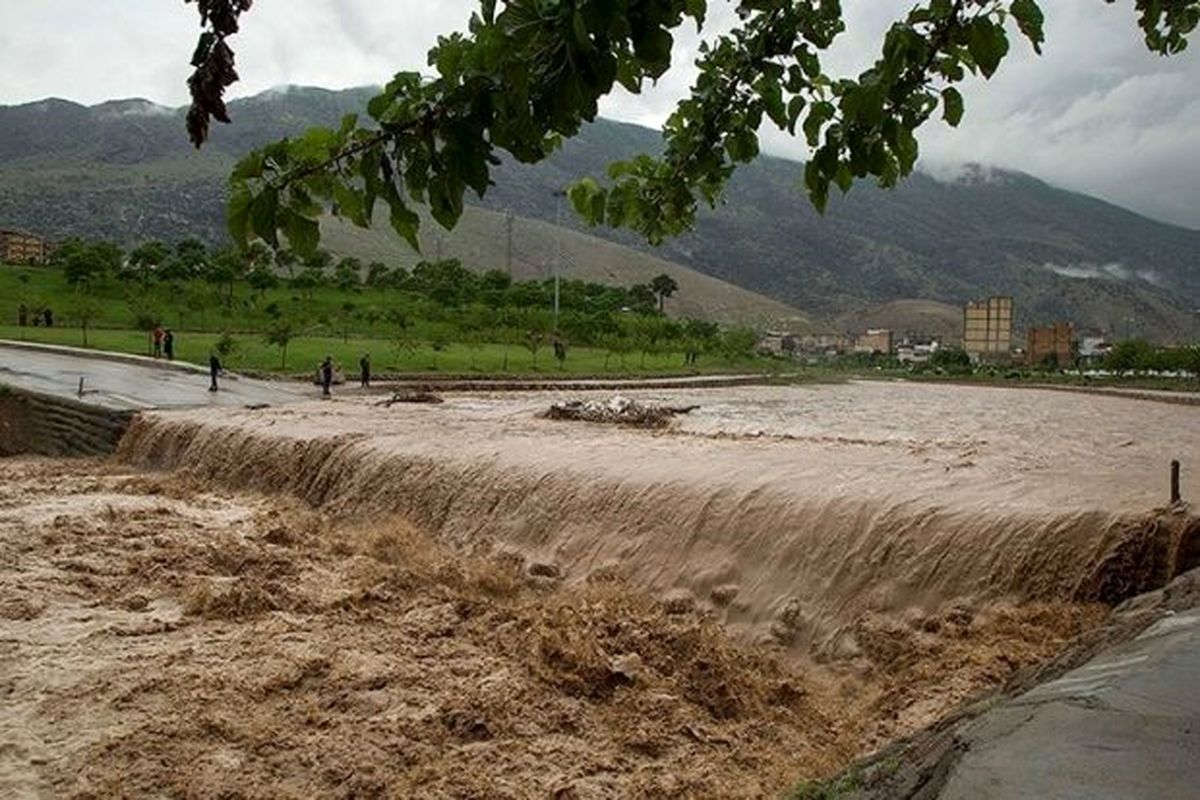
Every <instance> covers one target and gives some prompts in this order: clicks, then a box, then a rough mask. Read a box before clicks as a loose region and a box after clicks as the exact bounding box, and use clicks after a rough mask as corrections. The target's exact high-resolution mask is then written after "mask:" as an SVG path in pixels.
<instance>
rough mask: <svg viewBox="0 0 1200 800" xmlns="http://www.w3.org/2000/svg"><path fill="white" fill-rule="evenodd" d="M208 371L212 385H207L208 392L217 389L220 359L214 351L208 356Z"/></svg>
mask: <svg viewBox="0 0 1200 800" xmlns="http://www.w3.org/2000/svg"><path fill="white" fill-rule="evenodd" d="M208 371H209V372H210V373H211V374H212V386H209V387H208V390H209V391H210V392H215V391H216V390H217V375H219V374H220V373H221V359H219V358H217V354H216V353H212V354H211V355H209V357H208Z"/></svg>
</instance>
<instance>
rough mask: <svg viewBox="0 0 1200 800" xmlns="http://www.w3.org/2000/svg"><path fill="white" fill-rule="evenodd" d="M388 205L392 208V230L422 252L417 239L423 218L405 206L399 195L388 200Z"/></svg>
mask: <svg viewBox="0 0 1200 800" xmlns="http://www.w3.org/2000/svg"><path fill="white" fill-rule="evenodd" d="M388 204H389V205H390V206H391V208H392V214H391V223H392V228H393V229H394V230H395V231H396V233H398V234H400V235H401V236H403V237H404V241H406V242H408V246H409V247H411V248H412V249H413V250H416V251H417V252H418V253H419V252H421V241H420V239H418V238H417V231H418V230H419V229H420V227H421V218H420V217H418V216H417V215H416V214H415V213H413V211H411V210H410V209H409V208H408V206H406V205H404V201H403V200H401V199H400V197H399V195H395V196H393V197H390V198H388Z"/></svg>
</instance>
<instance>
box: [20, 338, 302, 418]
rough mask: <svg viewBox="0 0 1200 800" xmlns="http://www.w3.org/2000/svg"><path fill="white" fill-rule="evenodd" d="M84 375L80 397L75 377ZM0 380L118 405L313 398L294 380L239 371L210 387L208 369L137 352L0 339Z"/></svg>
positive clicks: (217, 403) (274, 401)
mask: <svg viewBox="0 0 1200 800" xmlns="http://www.w3.org/2000/svg"><path fill="white" fill-rule="evenodd" d="M80 378H82V379H83V390H84V394H83V397H82V398H80V397H79V380H80ZM0 383H4V384H9V385H10V386H14V387H16V388H20V389H27V390H30V391H34V392H41V393H43V394H49V395H55V396H58V397H69V398H74V399H82V400H84V401H85V402H88V403H91V404H94V405H98V406H103V407H105V408H112V409H118V410H141V409H149V408H187V407H194V406H246V405H256V404H259V403H267V404H272V405H276V404H279V403H289V402H295V401H298V400H304V399H313V398H314V397H315V396H316V394H317V393H316V392H315V391H311V390H310V391H304V389H302V388H300V387H299V386H297V385H289V384H284V383H272V382H270V381H260V380H254V379H251V378H243V377H239V376H232V375H231V376H226V377H224V378H222V379H221V380H220V381H219V384H220V391H217V392H210V391H208V384H209V377H208V372H207V371H206V370H203V369H193V368H189V367H186V366H180V365H168V364H165V363H158V362H155V361H152V360H150V359H145V358H138V357H121V356H117V355H114V354H109V353H101V352H95V353H92V352H89V351H86V350H78V349H75V348H44V349H43V348H38V349H32V348H29V347H28V346H25V345H17V344H8V343H5V342H0Z"/></svg>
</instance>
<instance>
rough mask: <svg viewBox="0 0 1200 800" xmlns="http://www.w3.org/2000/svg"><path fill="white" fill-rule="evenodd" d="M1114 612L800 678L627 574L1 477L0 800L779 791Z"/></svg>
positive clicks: (194, 490)
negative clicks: (568, 569) (0, 798)
mask: <svg viewBox="0 0 1200 800" xmlns="http://www.w3.org/2000/svg"><path fill="white" fill-rule="evenodd" d="M233 444H234V445H236V444H237V442H236V441H235V442H233ZM281 469H283V467H281ZM443 533H445V531H443ZM1105 613H1106V612H1105V609H1104V608H1102V607H1100V606H1096V605H1088V604H1080V603H1059V602H1047V603H1034V604H1028V605H1025V606H1022V607H1014V606H1011V605H1008V604H1005V603H1003V602H999V603H993V604H991V605H989V606H987V607H986V608H985V607H978V608H973V609H972V608H966V607H957V608H950V609H947V610H946V611H944V612H942V613H939V614H937V615H930V616H913V617H911V618H909V619H904V620H902V619H899V618H896V617H887V616H880V615H875V614H864V615H862V616H860V617H859V618H858V619H856V620H855V622H854V635H853V636H854V642H855V646H856V647H857V648H858V650H859V651H860V656H859V657H858V658H857V659H855V660H853V661H852V662H844V663H841V662H839V663H831V664H828V665H825V666H813V665H804V664H803V663H801V662H797V661H795V660H793V659H790V658H786V657H784V656H785V655H786V650H785V649H784V647H783V646H782V645H769V646H767V647H752V646H749V645H747V644H746V643H745V642H744V641H743V640H735V639H732V638H730V637H729V636H728V635H727V634H726V633H725V631H724V629H723V628H722V627H721V626H720V625H719V624H717V622H716V618H717V615H715V614H711V613H706V612H705V610H704V608H703V607H698V606H697V605H695V604H694V603H692V602H690V601H689V598H688V597H687V596H686V595H682V594H677V595H660V596H658V597H656V598H651V597H650V596H647V595H645V594H643V593H641V592H640V591H638V590H637V589H636V588H634V587H632V586H630V585H628V584H627V583H625V582H623V581H621V580H620V579H619V578H618V577H616V576H614V575H613V574H612V573H611V572H605V571H603V570H593V571H592V573H591V575H590V579H589V580H584V581H578V582H575V583H572V584H568V583H566V582H564V581H563V580H561V579H560V577H559V576H558V574H557V569H556V567H555V566H554V565H552V564H549V563H544V562H537V561H529V560H522V559H521V558H520V557H517V556H513V555H507V556H506V555H503V554H500V555H497V553H496V550H495V549H494V548H492V547H491V546H490V545H485V544H484V543H482V540H480V541H479V542H478V543H476V544H475V545H473V546H467V547H462V548H457V549H456V550H454V551H451V550H448V549H446V548H445V547H443V546H441V545H439V544H437V543H435V542H434V541H433V540H432V539H430V538H429V537H428V536H427V535H426V534H425V533H424V532H422V531H421V530H420V529H418V528H416V527H414V526H413V525H411V524H410V523H408V522H406V521H404V520H401V519H398V518H395V517H390V518H378V519H375V520H373V521H371V522H366V523H353V522H343V521H338V520H336V519H333V518H331V517H328V516H326V515H324V514H323V513H322V511H320V510H316V509H313V508H312V507H310V506H308V505H306V504H303V503H301V502H300V501H298V500H290V499H288V498H286V497H270V496H262V495H254V494H247V493H237V492H231V491H230V490H228V489H222V488H219V487H214V486H209V485H207V484H205V483H202V482H200V481H198V479H197V478H196V477H195V475H194V474H187V473H176V474H164V473H142V472H140V471H138V470H133V469H130V468H129V467H126V466H121V465H115V464H113V465H110V464H104V463H99V462H93V461H49V460H11V459H10V460H0V696H2V697H3V698H4V702H3V703H0V794H4V795H8V794H12V795H14V796H44V797H109V796H161V795H166V796H195V797H213V796H240V797H364V796H365V797H373V796H395V797H488V798H504V797H513V798H518V797H519V798H524V797H547V796H550V797H560V798H571V797H576V798H590V797H597V798H598V797H614V796H619V797H668V796H669V797H679V796H692V797H773V796H778V794H779V792H781V791H783V790H785V789H786V788H787V787H789V786H791V785H793V784H794V783H795V782H796V781H798V780H799V779H801V778H806V777H814V776H820V775H825V774H829V773H830V772H832V771H833V770H835V769H837V768H838V767H840V766H841V765H843V764H845V763H847V762H848V761H849V760H850V759H851V758H853V757H855V756H856V755H861V754H863V753H865V752H867V751H869V750H870V749H872V748H874V747H875V746H876V745H878V744H879V743H881V742H883V741H886V740H888V739H890V738H893V737H895V736H897V735H901V734H904V733H907V732H911V731H912V730H915V729H916V728H918V727H920V726H921V725H924V724H926V723H927V722H929V721H930V720H932V719H934V718H937V717H938V716H940V715H942V714H944V713H945V712H946V711H947V710H948V708H950V707H952V706H953V705H954V704H955V703H957V702H958V701H959V700H961V699H962V698H963V697H965V696H967V695H969V694H971V693H973V692H976V691H979V690H981V689H984V688H987V687H990V686H994V685H997V684H998V683H1000V682H1002V681H1003V680H1004V679H1005V678H1006V677H1007V676H1009V675H1011V674H1012V673H1013V671H1014V670H1016V669H1018V668H1020V667H1022V666H1025V665H1028V664H1032V663H1036V662H1037V661H1039V660H1041V659H1044V658H1046V657H1048V656H1049V655H1051V654H1052V653H1054V652H1056V651H1057V650H1059V649H1060V648H1061V647H1062V645H1063V642H1064V641H1065V640H1066V639H1067V638H1069V637H1071V636H1073V635H1076V634H1078V633H1079V632H1081V631H1084V630H1086V629H1088V628H1090V627H1092V626H1094V625H1095V624H1096V623H1097V622H1098V621H1099V620H1100V619H1101V618H1102V617H1103V616H1104V614H1105Z"/></svg>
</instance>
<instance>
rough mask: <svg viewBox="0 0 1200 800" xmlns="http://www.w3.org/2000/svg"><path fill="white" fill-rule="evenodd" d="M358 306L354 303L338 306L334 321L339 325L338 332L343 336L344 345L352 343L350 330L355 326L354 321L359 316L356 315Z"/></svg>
mask: <svg viewBox="0 0 1200 800" xmlns="http://www.w3.org/2000/svg"><path fill="white" fill-rule="evenodd" d="M357 308H358V306H356V305H354V303H350V302H345V303H342V304H341V305H340V306H338V310H337V313H336V314H334V321H335V323H336V324H337V328H338V331H339V332H340V333H341V334H342V343H343V344H345V343H347V342H349V341H350V328H351V327H352V326H353V325H354V320H355V319H356V318H357V315H356V314H355V313H354V312H355V309H357Z"/></svg>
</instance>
